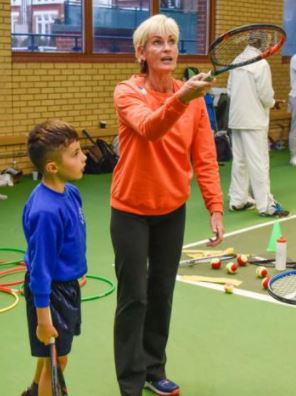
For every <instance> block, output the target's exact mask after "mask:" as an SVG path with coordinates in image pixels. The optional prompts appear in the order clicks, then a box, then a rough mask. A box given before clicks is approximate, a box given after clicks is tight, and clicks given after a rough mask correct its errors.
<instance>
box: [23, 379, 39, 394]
mask: <svg viewBox="0 0 296 396" xmlns="http://www.w3.org/2000/svg"><path fill="white" fill-rule="evenodd" d="M21 396H38V385H37V384H35V382H34V383H33V384H32V385H31V386H30V387H29V388H28V389H27V390H25V391H24V392H23V393H22V394H21Z"/></svg>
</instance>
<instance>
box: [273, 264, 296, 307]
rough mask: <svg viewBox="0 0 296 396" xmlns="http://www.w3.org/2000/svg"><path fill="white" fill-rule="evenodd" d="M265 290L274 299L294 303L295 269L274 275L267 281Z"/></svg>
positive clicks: (295, 293)
mask: <svg viewBox="0 0 296 396" xmlns="http://www.w3.org/2000/svg"><path fill="white" fill-rule="evenodd" d="M267 291H268V293H269V294H270V295H271V297H273V298H275V299H276V300H279V301H281V302H285V303H287V304H292V305H296V270H289V271H284V272H281V273H279V274H277V275H274V276H273V277H272V278H270V280H269V282H268V288H267Z"/></svg>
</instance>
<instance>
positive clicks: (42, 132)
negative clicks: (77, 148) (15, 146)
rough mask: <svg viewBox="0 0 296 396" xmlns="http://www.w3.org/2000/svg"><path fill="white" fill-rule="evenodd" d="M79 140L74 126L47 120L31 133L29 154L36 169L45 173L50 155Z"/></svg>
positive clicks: (28, 143) (59, 121)
mask: <svg viewBox="0 0 296 396" xmlns="http://www.w3.org/2000/svg"><path fill="white" fill-rule="evenodd" d="M78 139H79V136H78V133H77V131H76V130H75V128H74V127H73V126H72V125H70V124H68V123H67V122H65V121H61V120H47V121H45V122H43V123H41V124H38V125H36V126H35V127H34V128H33V129H32V131H31V132H30V133H29V137H28V141H27V145H28V154H29V157H30V159H31V161H32V162H33V164H34V165H35V166H36V168H37V169H38V170H39V171H40V172H43V171H44V167H45V164H46V161H47V160H48V158H49V155H50V154H52V153H54V152H59V151H61V150H63V148H66V147H68V146H69V144H71V143H73V142H74V141H76V140H78Z"/></svg>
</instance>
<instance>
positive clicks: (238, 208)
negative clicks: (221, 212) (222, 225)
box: [229, 202, 255, 212]
mask: <svg viewBox="0 0 296 396" xmlns="http://www.w3.org/2000/svg"><path fill="white" fill-rule="evenodd" d="M251 209H255V204H254V202H247V203H245V204H244V205H243V206H235V205H230V206H229V210H230V211H232V212H239V211H241V210H251Z"/></svg>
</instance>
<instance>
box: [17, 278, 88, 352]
mask: <svg viewBox="0 0 296 396" xmlns="http://www.w3.org/2000/svg"><path fill="white" fill-rule="evenodd" d="M24 293H25V298H26V303H27V319H28V328H29V338H30V346H31V354H32V356H36V357H48V356H49V347H48V346H46V345H44V344H43V343H42V342H41V341H39V340H38V338H37V336H36V328H37V313H36V307H35V306H34V301H33V295H32V293H31V290H30V288H29V274H28V273H27V274H26V277H25V286H24ZM50 309H51V316H52V322H53V325H54V327H55V328H56V330H57V332H58V334H59V336H58V337H57V338H56V348H57V354H58V356H64V355H67V354H68V353H69V352H70V351H71V346H72V341H73V337H74V335H79V334H80V325H81V295H80V286H79V283H78V281H77V280H72V281H66V282H57V281H54V282H53V283H52V292H51V295H50Z"/></svg>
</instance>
